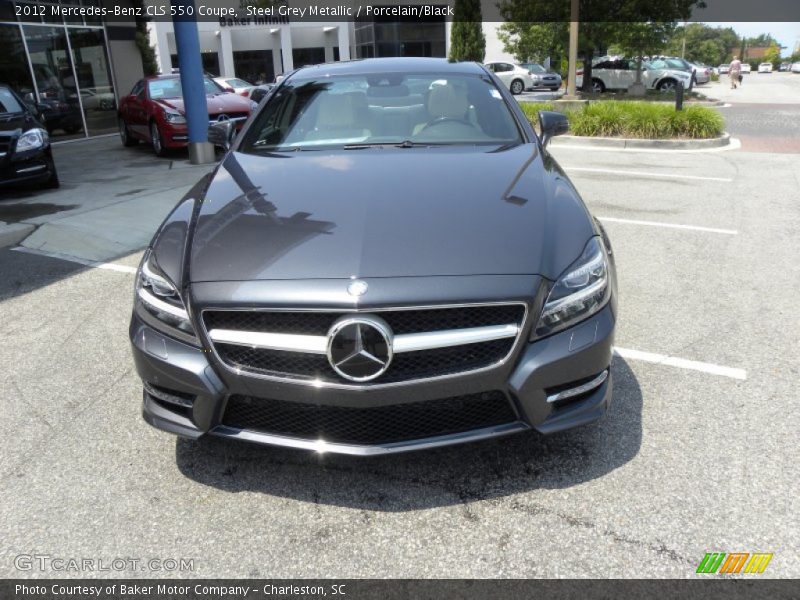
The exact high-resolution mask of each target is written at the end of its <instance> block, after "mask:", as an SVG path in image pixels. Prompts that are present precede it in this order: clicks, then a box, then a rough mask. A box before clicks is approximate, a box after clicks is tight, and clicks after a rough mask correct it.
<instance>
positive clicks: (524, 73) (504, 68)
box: [486, 62, 533, 95]
mask: <svg viewBox="0 0 800 600" xmlns="http://www.w3.org/2000/svg"><path fill="white" fill-rule="evenodd" d="M486 68H487V69H489V70H490V71H492V72H493V73H494V74H495V75H497V78H498V79H499V80H500V81H502V82H503V83H504V84H505V85H506V87H508V89H509V90H511V93H512V94H514V95H517V94H521V93H522V92H524V91H525V90H529V89H531V88H532V87H533V77H531V73H530V71H528V69H525V68H523V67H520V66H519V65H512V64H511V63H505V62H492V63H486Z"/></svg>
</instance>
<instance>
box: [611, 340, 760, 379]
mask: <svg viewBox="0 0 800 600" xmlns="http://www.w3.org/2000/svg"><path fill="white" fill-rule="evenodd" d="M614 352H615V353H616V354H617V355H619V356H621V357H622V358H630V359H631V360H641V361H643V362H649V363H655V364H658V365H667V366H669V367H677V368H679V369H689V370H692V371H700V372H702V373H710V374H712V375H720V376H722V377H730V378H731V379H740V380H742V381H744V380H745V379H747V371H745V370H744V369H735V368H733V367H723V366H720V365H714V364H711V363H704V362H698V361H696V360H687V359H685V358H678V357H677V356H667V355H666V354H654V353H653V352H642V351H641V350H630V349H629V348H618V347H615V348H614Z"/></svg>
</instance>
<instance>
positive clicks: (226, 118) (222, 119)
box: [217, 113, 231, 123]
mask: <svg viewBox="0 0 800 600" xmlns="http://www.w3.org/2000/svg"><path fill="white" fill-rule="evenodd" d="M230 120H231V118H230V117H229V116H228V115H226V114H225V113H222V114H221V115H220V116H218V117H217V121H218V122H219V123H224V122H225V121H230Z"/></svg>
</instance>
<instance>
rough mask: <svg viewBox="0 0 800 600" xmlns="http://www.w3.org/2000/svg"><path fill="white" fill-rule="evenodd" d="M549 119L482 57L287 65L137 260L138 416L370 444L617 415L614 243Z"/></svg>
mask: <svg viewBox="0 0 800 600" xmlns="http://www.w3.org/2000/svg"><path fill="white" fill-rule="evenodd" d="M540 125H541V129H542V132H541V136H537V134H536V133H535V132H534V130H533V128H532V127H531V125H530V123H529V122H528V121H527V120H526V119H525V116H524V114H523V113H522V111H521V110H520V108H519V106H518V105H517V104H516V102H515V100H514V99H513V97H512V96H511V95H510V93H509V92H508V90H507V89H506V88H505V86H503V85H502V84H501V83H500V81H499V80H498V79H497V78H496V77H495V76H494V75H493V74H492V73H490V72H489V71H488V70H487V69H486V68H485V67H483V66H482V65H479V64H476V63H448V62H447V61H445V60H438V59H372V60H363V61H352V62H347V63H335V64H326V65H320V66H314V67H306V68H303V69H299V70H297V71H295V72H293V73H292V74H290V75H289V76H287V77H286V78H285V79H284V80H283V81H282V82H281V84H280V85H278V86H276V87H275V89H273V90H271V92H270V94H269V96H268V97H267V98H265V100H264V101H263V102H261V104H260V106H259V109H258V111H257V112H256V113H255V114H254V116H253V117H252V118H251V119H250V121H249V122H248V123H247V124H246V125H245V128H244V129H243V130H242V132H241V133H240V134H239V135H238V137H237V138H236V139H235V140H233V141H232V142H231V144H230V148H229V149H228V150H227V152H226V153H225V155H224V158H223V159H222V161H221V162H220V164H219V165H218V166H217V167H216V168H215V169H214V171H213V172H211V173H209V174H208V175H207V176H205V177H204V178H203V179H202V180H201V181H200V182H198V183H197V184H196V185H195V186H194V187H193V188H192V189H191V190H190V191H189V192H188V193H187V195H186V196H185V197H184V198H183V200H181V201H180V202H179V203H178V205H177V206H176V207H175V209H174V210H173V211H172V212H171V214H170V215H169V216H168V217H167V218H166V220H165V221H164V223H163V224H162V226H161V227H160V229H159V230H158V232H157V233H156V235H155V237H154V238H153V241H152V243H151V244H150V246H149V247H148V249H147V250H146V252H145V254H144V257H143V260H142V263H141V266H140V269H139V272H138V275H137V283H136V292H135V303H134V311H133V317H132V321H131V326H130V335H131V341H132V345H133V354H134V358H135V361H136V366H137V370H138V372H139V375H140V376H141V378H142V380H143V382H144V404H143V414H144V418H145V419H146V420H147V422H149V423H150V424H152V425H154V426H155V427H158V428H161V429H164V430H167V431H169V432H172V433H175V434H178V435H180V436H184V437H188V438H199V437H201V436H206V435H210V436H220V437H226V438H235V439H239V440H246V441H251V442H256V443H263V444H274V445H281V446H289V447H294V448H303V449H308V450H316V451H320V452H339V453H345V454H356V455H374V454H385V453H391V452H400V451H406V450H414V449H423V448H431V447H434V446H441V445H447V444H455V443H460V442H467V441H472V440H479V439H485V438H491V437H496V436H501V435H505V434H510V433H514V432H523V431H527V430H531V429H535V430H538V431H539V432H542V433H551V432H555V431H560V430H563V429H567V428H571V427H574V426H577V425H583V424H586V423H589V422H592V421H595V420H597V419H599V418H600V417H602V416H603V415H604V414H605V412H606V409H607V408H608V406H609V403H610V399H611V387H612V381H611V374H610V363H611V356H612V343H613V335H614V326H615V321H616V275H615V269H614V262H613V255H612V251H611V247H610V244H609V241H608V238H607V236H606V234H605V232H604V231H603V229H602V227H601V225H600V224H599V223H598V222H597V221H596V220H595V219H594V218H593V217H592V216H591V215H590V214H589V212H588V210H587V208H586V206H585V205H584V203H583V201H582V200H581V198H580V196H579V195H578V193H577V191H576V190H575V188H574V187H573V185H572V184H571V182H570V181H569V179H568V178H567V177H566V175H565V174H564V172H563V171H562V169H561V168H560V167H559V166H558V164H557V163H556V161H555V160H554V159H553V157H552V156H551V155H550V154H549V153H548V151H547V149H546V144H547V141H548V139H549V137H551V136H553V135H558V134H560V133H564V132H565V131H566V130H567V124H566V119H565V118H564V116H563V115H561V114H558V113H541V115H540ZM215 127H216V126H215Z"/></svg>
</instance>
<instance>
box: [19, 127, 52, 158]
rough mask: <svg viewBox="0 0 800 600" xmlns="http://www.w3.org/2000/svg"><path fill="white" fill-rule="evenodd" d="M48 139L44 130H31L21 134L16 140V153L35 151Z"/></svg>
mask: <svg viewBox="0 0 800 600" xmlns="http://www.w3.org/2000/svg"><path fill="white" fill-rule="evenodd" d="M49 139H50V137H49V136H48V135H47V132H46V131H45V130H44V129H31V130H29V131H26V132H25V133H23V134H22V135H21V136H20V138H19V139H18V140H17V152H25V151H26V150H35V149H36V148H41V147H43V146H45V145H46V144H47V142H48V141H49Z"/></svg>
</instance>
